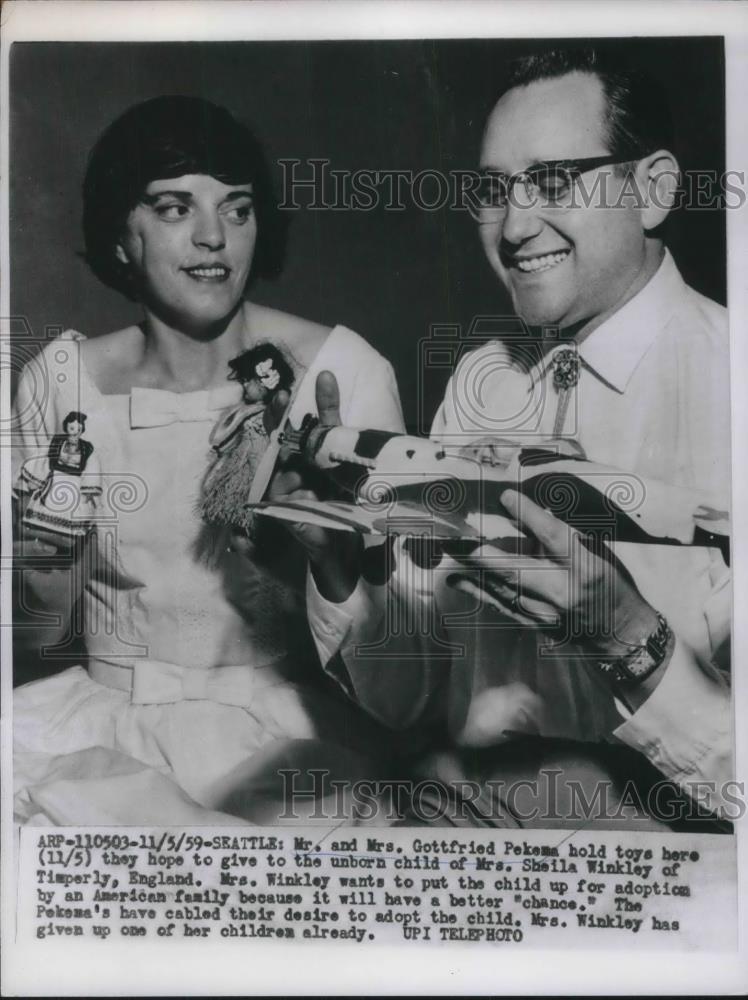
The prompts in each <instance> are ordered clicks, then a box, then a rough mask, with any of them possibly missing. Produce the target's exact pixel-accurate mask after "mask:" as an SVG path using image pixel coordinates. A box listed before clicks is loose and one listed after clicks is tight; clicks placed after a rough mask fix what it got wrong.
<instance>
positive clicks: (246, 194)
mask: <svg viewBox="0 0 748 1000" xmlns="http://www.w3.org/2000/svg"><path fill="white" fill-rule="evenodd" d="M252 197H254V195H253V193H252V191H230V192H229V193H228V194H227V195H226V197H225V198H224V199H223V200H224V201H236V200H237V199H238V198H252Z"/></svg>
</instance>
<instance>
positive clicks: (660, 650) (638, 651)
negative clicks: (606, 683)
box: [597, 612, 673, 684]
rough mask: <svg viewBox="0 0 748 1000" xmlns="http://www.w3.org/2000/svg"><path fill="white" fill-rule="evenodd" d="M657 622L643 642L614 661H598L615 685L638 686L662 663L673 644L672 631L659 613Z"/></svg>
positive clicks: (599, 666)
mask: <svg viewBox="0 0 748 1000" xmlns="http://www.w3.org/2000/svg"><path fill="white" fill-rule="evenodd" d="M657 621H658V625H657V628H656V629H655V630H654V632H653V633H652V634H651V635H650V636H649V637H648V638H647V639H645V640H644V642H642V643H641V644H640V645H638V646H634V647H633V648H632V649H631V650H630V651H629V652H628V653H624V654H623V656H619V657H618V658H617V659H615V660H599V661H598V664H597V666H598V668H599V669H600V670H602V671H603V673H605V674H606V676H607V677H609V678H610V679H611V680H612V681H615V682H617V683H628V684H639V683H641V681H643V680H646V679H647V677H650V676H651V675H652V674H653V673H654V672H655V670H657V668H658V667H659V666H661V664H662V663H664V661H665V658H666V657H667V656H668V653H669V652H670V650H671V648H672V643H673V633H672V630H671V628H670V626H669V625H668V623H667V621H666V620H665V619H664V618H663V616H662V615H661V614H660V613H659V612H658V613H657Z"/></svg>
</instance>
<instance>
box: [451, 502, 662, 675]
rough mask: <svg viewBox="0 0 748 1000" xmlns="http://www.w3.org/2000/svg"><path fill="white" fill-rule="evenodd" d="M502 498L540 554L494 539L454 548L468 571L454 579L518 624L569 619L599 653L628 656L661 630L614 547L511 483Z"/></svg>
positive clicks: (571, 632) (569, 629)
mask: <svg viewBox="0 0 748 1000" xmlns="http://www.w3.org/2000/svg"><path fill="white" fill-rule="evenodd" d="M501 502H502V504H503V506H504V507H505V509H506V511H507V513H508V514H509V516H510V517H512V518H513V519H514V520H515V521H516V522H517V523H518V525H519V526H520V527H521V528H522V529H523V531H524V532H525V533H526V534H527V535H529V536H531V537H532V539H534V540H535V541H536V542H537V543H538V551H537V553H533V555H532V556H527V555H516V554H513V553H507V552H504V551H502V550H501V549H499V548H497V547H496V546H493V545H482V546H481V547H480V548H478V549H476V550H474V551H473V552H471V553H470V554H468V555H465V554H462V555H460V554H458V553H455V558H456V559H457V560H458V561H459V562H460V563H461V564H462V565H464V567H465V570H466V574H465V575H464V576H463V575H462V574H457V575H456V578H455V579H454V581H453V583H452V585H453V586H455V587H456V588H457V589H459V590H462V591H464V592H466V593H471V594H473V595H475V596H478V597H479V598H480V599H481V600H482V601H484V602H485V603H488V604H491V605H493V606H494V607H496V608H497V609H498V610H500V611H501V612H502V613H503V614H505V615H507V616H508V617H510V618H512V619H514V620H515V621H517V622H518V623H520V624H523V625H533V626H536V627H537V626H539V625H545V626H549V625H555V626H559V625H563V626H566V633H567V635H568V636H569V638H570V639H572V640H574V641H576V642H578V643H579V644H580V645H582V646H583V647H584V648H585V649H586V650H587V651H589V652H590V653H595V654H596V655H598V656H600V658H601V659H615V658H617V657H620V656H623V655H625V654H626V653H628V652H630V651H631V649H632V647H634V646H639V645H640V644H641V643H642V642H644V641H645V640H646V638H647V637H648V636H649V635H651V634H652V633H653V632H654V631H655V630H656V629H657V626H658V618H657V613H656V612H655V610H654V609H653V608H652V607H651V606H650V605H649V604H648V603H647V602H646V601H645V600H644V598H643V597H642V596H641V594H640V593H639V591H638V590H637V588H636V585H635V583H634V581H633V580H632V579H631V577H630V575H629V574H628V572H627V571H626V570H625V568H624V567H623V566H622V565H621V564H620V563H619V562H618V561H617V560H616V559H615V558H614V557H613V556H612V555H611V554H610V552H609V550H607V549H606V548H604V547H603V546H600V547H599V550H600V551H599V553H598V552H595V551H593V548H592V546H591V544H590V542H589V541H588V540H587V539H585V538H584V536H583V535H582V534H580V532H578V531H576V530H574V529H573V528H571V527H569V526H568V525H567V524H565V523H564V522H563V521H561V520H559V519H558V518H557V517H554V515H553V514H551V513H549V512H548V511H546V510H543V509H542V508H541V507H539V506H538V505H537V504H536V503H533V501H532V500H529V499H528V498H527V497H525V496H523V495H521V494H519V493H518V492H516V491H515V490H505V491H504V493H503V494H502V496H501Z"/></svg>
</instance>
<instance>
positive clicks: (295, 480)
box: [266, 371, 363, 604]
mask: <svg viewBox="0 0 748 1000" xmlns="http://www.w3.org/2000/svg"><path fill="white" fill-rule="evenodd" d="M315 393H316V404H317V412H318V414H319V420H320V426H323V427H338V426H340V424H341V423H342V421H341V419H340V391H339V388H338V382H337V379H336V378H335V376H334V375H333V374H332V372H329V371H323V372H320V373H319V375H318V376H317V382H316V386H315ZM284 397H285V398H284ZM287 405H288V394H287V393H284V392H279V393H278V394H277V396H276V397H275V399H274V400H273V403H272V404H271V406H272V409H273V419H274V421H275V426H277V424H278V423H279V422H280V417H281V416H282V414H283V411H284V410H285V408H286V406H287ZM286 460H287V456H284V454H283V450H282V449H281V454H280V457H279V468H278V470H277V471H276V472H275V475H274V476H273V478H272V479H271V481H270V484H269V486H268V490H267V494H266V498H267V499H268V500H278V501H294V500H295V501H299V500H312V501H317V500H319V496H318V495H317V493H316V492H315V491H314V489H312V488H311V485H312V483H311V480H312V478H313V476H312V475H311V472H310V471H307V470H305V468H304V467H303V466H302V465H301V463H299V462H295V463H294V464H293V467H286V466H285V462H286ZM284 523H286V527H287V528H288V530H289V531H290V532H291V534H292V535H293V536H294V537H295V538H296V539H297V540H298V541H299V543H300V544H301V545H302V546H303V548H304V550H305V551H306V554H307V556H308V558H309V562H310V564H311V568H312V575H313V576H314V582H315V584H316V585H317V589H318V590H319V592H320V595H321V596H322V597H323V598H324V599H325V600H328V601H331V602H332V603H334V604H341V603H342V602H343V601H345V600H347V598H348V597H350V595H351V593H352V592H353V590H354V589H355V587H356V584H357V582H358V578H359V575H360V565H361V556H362V551H363V545H362V543H361V539H360V538H359V536H358V535H354V534H350V533H348V532H345V531H329V530H328V529H326V528H320V527H318V526H317V525H314V524H303V523H296V524H292V523H288V522H284Z"/></svg>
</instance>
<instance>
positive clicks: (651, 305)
mask: <svg viewBox="0 0 748 1000" xmlns="http://www.w3.org/2000/svg"><path fill="white" fill-rule="evenodd" d="M685 288H686V285H685V282H684V281H683V278H682V277H681V275H680V272H679V270H678V268H677V266H676V264H675V261H674V260H673V258H672V255H671V254H670V251H669V250H665V256H664V257H663V259H662V262H661V263H660V266H659V268H658V269H657V271H656V272H655V273H654V274H653V275H652V277H651V278H650V280H649V281H648V282H647V284H646V285H645V286H644V288H642V289H641V290H640V291H639V292H637V293H636V295H635V296H634V297H633V298H632V299H629V301H628V302H626V303H625V304H624V305H623V306H621V308H620V309H618V310H617V311H616V312H615V313H613V315H612V316H610V317H608V319H606V320H605V322H604V323H601V324H600V326H598V327H597V329H595V330H593V331H592V333H591V334H590V335H589V336H588V337H587V338H586V339H585V340H584V341H583V342H582V343H581V344H580V345H579V346H578V347H577V351H578V354H579V358H580V361H581V364H582V366H583V367H584V368H587V369H588V370H589V371H592V372H593V373H594V374H595V375H597V376H598V377H599V378H600V379H602V380H603V381H604V382H606V383H607V384H608V385H610V386H612V387H613V388H614V389H616V390H617V391H618V392H621V393H622V392H624V391H625V389H626V386H627V385H628V382H629V379H630V378H631V376H632V375H633V374H634V371H635V370H636V368H637V366H638V364H639V362H640V361H641V359H642V358H643V357H644V355H645V354H646V353H647V351H648V350H649V348H650V347H651V346H652V344H653V343H654V341H655V339H656V337H657V335H658V334H659V332H660V330H661V329H662V327H663V326H664V325H665V323H666V322H667V320H668V319H669V318H670V316H671V315H672V313H673V309H674V308H675V306H676V305H677V303H678V302H679V301H680V299H681V298H682V296H683V293H684V290H685ZM561 346H562V345H559V347H561ZM563 346H564V347H566V348H570V347H571V348H572V349H573V348H574V345H573V344H569V343H567V344H564V345H563ZM555 353H556V350H555V349H554V351H552V352H551V355H550V357H548V356H546V357H545V358H544V359H543V360H542V361H541V362H540V363H539V364H537V365H536V366H535V367H534V368H533V369H532V371H531V376H532V379H533V381H536V380H539V379H540V378H542V377H543V376H544V375H545V374H546V372H547V371H548V369H549V368H550V365H551V362H552V360H553V355H554V354H555Z"/></svg>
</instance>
